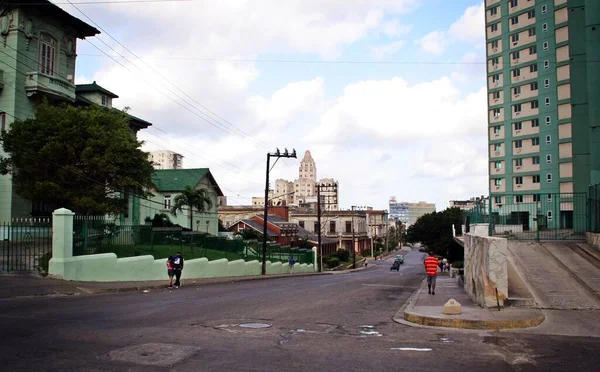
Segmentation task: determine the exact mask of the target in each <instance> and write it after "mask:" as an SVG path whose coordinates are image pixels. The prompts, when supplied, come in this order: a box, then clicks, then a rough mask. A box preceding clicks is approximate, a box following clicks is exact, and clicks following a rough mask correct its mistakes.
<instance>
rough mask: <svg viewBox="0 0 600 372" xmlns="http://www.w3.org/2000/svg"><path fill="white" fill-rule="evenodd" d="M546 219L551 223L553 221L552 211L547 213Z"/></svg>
mask: <svg viewBox="0 0 600 372" xmlns="http://www.w3.org/2000/svg"><path fill="white" fill-rule="evenodd" d="M546 217H547V218H548V220H549V221H552V211H548V212H546Z"/></svg>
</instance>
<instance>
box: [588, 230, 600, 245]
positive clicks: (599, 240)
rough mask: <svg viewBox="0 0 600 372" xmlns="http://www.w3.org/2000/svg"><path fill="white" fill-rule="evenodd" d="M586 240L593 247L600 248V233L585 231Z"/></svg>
mask: <svg viewBox="0 0 600 372" xmlns="http://www.w3.org/2000/svg"><path fill="white" fill-rule="evenodd" d="M585 240H586V241H587V243H588V244H589V245H591V246H592V247H594V248H596V249H600V234H596V233H591V232H588V233H585Z"/></svg>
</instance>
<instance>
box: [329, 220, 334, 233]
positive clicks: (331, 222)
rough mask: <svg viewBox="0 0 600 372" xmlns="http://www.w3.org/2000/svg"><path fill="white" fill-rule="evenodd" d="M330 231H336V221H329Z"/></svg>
mask: <svg viewBox="0 0 600 372" xmlns="http://www.w3.org/2000/svg"><path fill="white" fill-rule="evenodd" d="M329 232H330V233H335V221H329Z"/></svg>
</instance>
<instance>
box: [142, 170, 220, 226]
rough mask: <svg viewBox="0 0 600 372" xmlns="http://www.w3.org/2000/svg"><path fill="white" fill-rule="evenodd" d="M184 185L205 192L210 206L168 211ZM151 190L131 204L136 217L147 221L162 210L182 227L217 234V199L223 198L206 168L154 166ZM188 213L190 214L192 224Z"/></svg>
mask: <svg viewBox="0 0 600 372" xmlns="http://www.w3.org/2000/svg"><path fill="white" fill-rule="evenodd" d="M186 186H192V187H193V188H194V189H196V190H198V189H205V190H206V191H207V195H208V197H209V198H210V201H211V204H212V205H211V206H210V208H208V207H207V208H206V211H205V213H199V212H198V211H197V210H195V209H192V210H191V211H190V209H189V207H186V208H184V210H182V211H181V212H179V211H178V212H177V214H176V215H174V214H173V213H171V207H172V205H173V204H174V201H175V198H176V197H177V195H179V194H181V192H182V191H183V190H184V189H185V187H186ZM150 192H152V194H153V196H151V197H149V198H148V199H139V200H138V203H139V206H136V205H134V204H132V205H131V208H132V209H133V210H132V214H136V213H137V214H138V217H136V218H135V219H139V221H146V219H152V218H154V215H156V214H161V213H164V214H166V215H167V216H169V219H170V220H171V222H173V223H174V224H176V225H180V226H181V227H183V228H185V229H190V230H192V231H198V232H205V233H208V234H211V235H218V231H219V230H218V229H219V218H218V211H219V199H220V197H223V192H222V191H221V188H220V187H219V185H218V184H217V181H216V180H215V178H214V177H213V175H212V173H211V172H210V170H209V169H208V168H196V169H157V170H156V171H155V172H154V175H153V177H152V187H151V190H150ZM137 210H139V212H137ZM190 215H191V217H192V222H191V226H190Z"/></svg>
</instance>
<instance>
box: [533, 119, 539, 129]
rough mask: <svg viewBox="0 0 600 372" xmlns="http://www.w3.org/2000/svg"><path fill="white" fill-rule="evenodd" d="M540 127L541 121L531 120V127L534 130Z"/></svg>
mask: <svg viewBox="0 0 600 372" xmlns="http://www.w3.org/2000/svg"><path fill="white" fill-rule="evenodd" d="M539 126H540V119H532V120H531V127H532V128H537V127H539Z"/></svg>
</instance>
